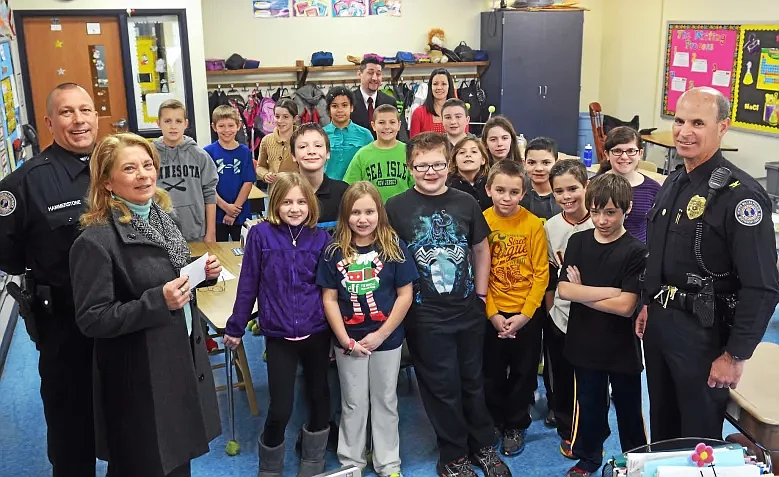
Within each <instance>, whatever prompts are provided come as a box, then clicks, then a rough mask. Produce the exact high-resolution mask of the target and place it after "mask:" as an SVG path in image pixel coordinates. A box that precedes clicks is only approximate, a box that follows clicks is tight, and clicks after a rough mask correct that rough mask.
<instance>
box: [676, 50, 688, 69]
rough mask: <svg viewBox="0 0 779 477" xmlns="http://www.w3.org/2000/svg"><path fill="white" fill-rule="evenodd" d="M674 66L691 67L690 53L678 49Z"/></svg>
mask: <svg viewBox="0 0 779 477" xmlns="http://www.w3.org/2000/svg"><path fill="white" fill-rule="evenodd" d="M673 65H674V66H678V67H680V68H689V67H690V54H689V53H688V52H686V51H677V52H676V53H675V54H674V63H673Z"/></svg>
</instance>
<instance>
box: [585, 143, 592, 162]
mask: <svg viewBox="0 0 779 477" xmlns="http://www.w3.org/2000/svg"><path fill="white" fill-rule="evenodd" d="M584 165H585V167H590V166H591V165H592V146H591V145H589V144H587V146H585V147H584Z"/></svg>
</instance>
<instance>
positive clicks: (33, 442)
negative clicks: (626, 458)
mask: <svg viewBox="0 0 779 477" xmlns="http://www.w3.org/2000/svg"><path fill="white" fill-rule="evenodd" d="M764 340H765V341H771V342H775V343H779V314H777V313H775V314H774V317H773V319H772V320H771V324H770V326H769V328H768V332H767V333H766V336H765V338H764ZM246 351H247V354H248V356H249V360H250V362H251V370H252V377H253V379H254V387H255V390H256V392H257V397H258V400H259V403H258V404H259V407H260V415H259V416H258V417H254V416H252V415H251V414H250V412H249V406H248V403H247V400H246V394H245V393H244V392H240V391H238V392H236V395H235V403H236V407H235V413H236V434H237V438H238V440H239V442H240V444H241V452H240V454H239V455H237V456H234V457H230V456H228V455H227V454H225V452H224V448H225V442H226V440H227V439H228V437H227V436H228V432H229V429H228V424H227V405H226V393H225V392H221V393H219V407H220V410H221V415H222V423H223V424H222V425H223V428H224V431H225V432H224V434H223V435H222V436H221V437H219V438H217V439H215V440H214V441H213V442H212V443H211V452H210V453H209V454H207V455H204V456H202V457H200V458H198V459H196V460H195V461H193V463H192V475H194V476H217V475H219V476H251V475H256V472H257V444H256V442H257V435H258V431H259V429H260V428H261V426H262V424H263V422H264V419H265V415H264V410H265V409H267V406H268V389H267V383H266V373H265V366H264V363H263V362H262V360H261V358H260V356H261V355H262V340H261V339H260V338H259V337H253V336H251V335H247V337H246ZM37 359H38V356H37V353H36V351H35V347H34V346H33V344H32V342H30V340H29V338H28V337H27V334H26V332H25V330H24V326H17V327H16V332H15V336H14V338H13V343H12V345H11V349H10V351H9V354H8V360H7V362H6V366H5V371H4V373H3V375H2V377H0V463H2V464H1V465H2V471H0V474H2V475H9V476H10V475H13V476H35V477H38V476H45V475H51V467H50V465H49V462H48V460H47V459H46V434H45V432H46V428H45V425H44V419H43V408H42V406H41V400H40V396H39V393H38V387H39V385H40V379H39V378H38V372H37ZM215 360H218V358H217V357H215ZM223 376H224V373H223V371H222V370H218V371H217V372H216V377H217V383H218V384H219V383H220V382H224V378H223ZM299 382H300V381H299ZM539 395H540V396H541V398H540V399H539V402H538V404H537V405H536V407H535V408H534V410H533V414H534V422H533V425H532V426H531V427H530V429H529V431H528V436H527V448H526V449H525V452H524V453H522V454H521V455H519V456H517V457H514V458H510V459H507V463H508V464H509V466H510V467H511V470H512V473H513V475H514V476H524V475H531V476H536V475H550V476H562V475H563V474H564V472H565V470H566V469H568V468H569V467H570V466H571V465H572V461H570V460H567V459H565V458H563V457H562V456H561V455H560V453H559V452H558V450H557V446H558V443H559V440H558V438H557V434H556V433H555V432H554V431H553V430H551V429H547V428H546V427H544V425H543V420H542V416H543V414H544V412H545V406H546V405H545V399H544V398H543V395H544V390H543V383H542V382H541V380H540V379H539ZM398 397H399V405H400V455H401V458H402V460H403V464H402V466H403V473H404V475H406V476H407V477H413V476H427V475H434V472H435V462H436V460H437V452H436V444H435V436H434V434H433V430H432V428H431V427H430V424H429V422H428V420H427V417H426V415H425V411H424V408H423V407H422V403H421V401H420V399H419V393H418V391H417V388H416V382H415V381H414V380H413V379H412V381H411V383H409V381H408V380H407V379H406V375H405V373H403V374H402V375H401V377H400V379H399V381H398ZM304 407H305V406H304V404H303V401H302V400H300V399H298V401H297V402H296V403H295V412H294V414H293V418H292V421H291V422H290V425H289V426H288V427H287V459H286V468H285V475H296V472H297V466H298V464H297V459H298V457H297V455H296V454H295V451H294V439H295V437H296V436H297V432H298V429H299V428H300V426H301V425H302V423H303V422H304V418H305V409H304ZM644 415H645V417H646V418H647V427H649V423H648V416H649V405H648V398H647V396H646V382H645V383H644ZM609 421H610V425H611V428H612V434H611V437H609V439H608V440H607V441H606V444H605V449H606V455H607V456H611V455H614V454H617V453H619V452H620V449H619V439H618V435H617V426H616V420H615V415H614V410H613V408H612V410H611V412H610V414H609ZM731 432H733V428H732V427H731V426H730V425H729V424H726V425H725V429H724V433H725V435H727V434H729V433H731ZM105 467H106V466H105V463H103V462H100V463H99V466H98V473H97V475H99V476H103V475H105ZM336 467H338V461H337V459H336V456H335V455H334V454H332V453H328V456H327V468H328V469H333V468H336ZM367 470H368V471H369V472H368V474H372V472H370V468H369V469H367Z"/></svg>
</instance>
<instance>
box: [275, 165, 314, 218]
mask: <svg viewBox="0 0 779 477" xmlns="http://www.w3.org/2000/svg"><path fill="white" fill-rule="evenodd" d="M295 187H300V192H302V193H303V197H305V198H306V202H308V219H306V222H305V223H304V224H303V225H305V226H306V227H311V228H316V224H317V223H318V222H319V201H318V200H317V198H316V194H315V193H314V188H313V187H311V184H309V183H308V181H307V180H306V179H305V178H303V176H301V175H300V174H298V173H297V172H282V173H279V174H278V175H277V176H276V180H274V181H273V183H272V184H271V186H270V191H269V192H270V197H269V198H268V222H270V223H272V224H273V225H281V223H282V220H281V217H280V216H279V209H281V203H282V202H283V201H284V199H285V198H286V197H287V194H289V191H291V190H292V189H293V188H295Z"/></svg>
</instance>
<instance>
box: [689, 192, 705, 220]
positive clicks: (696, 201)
mask: <svg viewBox="0 0 779 477" xmlns="http://www.w3.org/2000/svg"><path fill="white" fill-rule="evenodd" d="M705 205H706V199H704V198H703V197H701V196H699V195H697V194H696V195H694V196H692V199H690V202H688V203H687V218H688V219H690V220H695V219H697V218H698V217H700V216H701V215H703V208H704V206H705Z"/></svg>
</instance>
